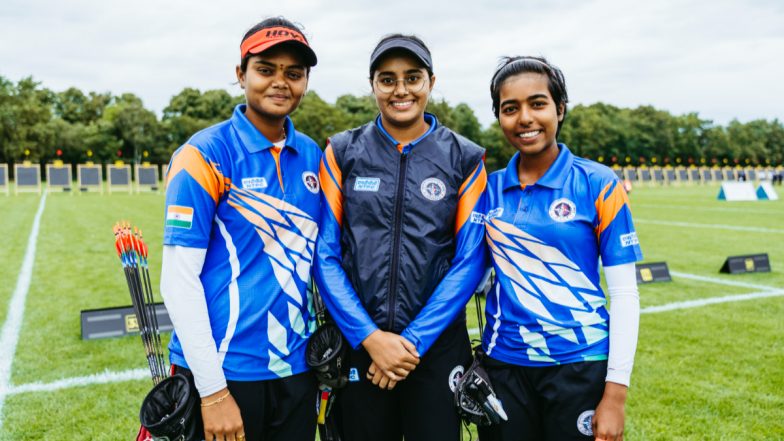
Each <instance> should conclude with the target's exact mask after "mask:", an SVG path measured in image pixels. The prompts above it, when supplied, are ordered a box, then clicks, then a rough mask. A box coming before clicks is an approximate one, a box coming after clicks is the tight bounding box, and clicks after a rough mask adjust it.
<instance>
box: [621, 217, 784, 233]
mask: <svg viewBox="0 0 784 441" xmlns="http://www.w3.org/2000/svg"><path fill="white" fill-rule="evenodd" d="M634 223H635V224H653V225H667V226H671V227H686V228H712V229H716V230H732V231H750V232H753V233H773V234H784V230H782V229H779V228H763V227H744V226H741V225H725V224H699V223H693V222H677V221H660V220H653V219H640V218H634Z"/></svg>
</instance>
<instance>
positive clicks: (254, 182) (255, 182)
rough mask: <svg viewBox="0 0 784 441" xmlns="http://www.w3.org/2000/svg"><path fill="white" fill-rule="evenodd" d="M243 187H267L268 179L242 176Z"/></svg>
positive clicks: (246, 188)
mask: <svg viewBox="0 0 784 441" xmlns="http://www.w3.org/2000/svg"><path fill="white" fill-rule="evenodd" d="M242 188H244V189H245V190H256V189H259V188H267V180H266V179H264V178H261V177H259V178H242Z"/></svg>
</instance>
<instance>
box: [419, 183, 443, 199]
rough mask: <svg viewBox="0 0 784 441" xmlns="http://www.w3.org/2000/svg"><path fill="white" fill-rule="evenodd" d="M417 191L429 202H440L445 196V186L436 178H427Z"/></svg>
mask: <svg viewBox="0 0 784 441" xmlns="http://www.w3.org/2000/svg"><path fill="white" fill-rule="evenodd" d="M419 191H421V192H422V196H424V197H426V198H427V199H429V200H431V201H440V200H441V199H444V196H446V185H444V183H443V182H442V181H441V180H440V179H438V178H427V179H425V180H424V181H422V185H421V186H420V187H419Z"/></svg>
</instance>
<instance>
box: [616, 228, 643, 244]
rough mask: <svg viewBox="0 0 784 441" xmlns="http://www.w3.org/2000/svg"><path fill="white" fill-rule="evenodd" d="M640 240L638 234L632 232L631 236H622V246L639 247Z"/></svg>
mask: <svg viewBox="0 0 784 441" xmlns="http://www.w3.org/2000/svg"><path fill="white" fill-rule="evenodd" d="M639 244H640V240H639V239H637V233H636V232H634V231H632V232H631V233H629V234H621V246H622V247H630V246H632V245H639Z"/></svg>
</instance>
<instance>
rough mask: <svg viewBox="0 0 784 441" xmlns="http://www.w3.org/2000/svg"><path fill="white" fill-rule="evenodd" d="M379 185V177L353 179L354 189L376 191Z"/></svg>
mask: <svg viewBox="0 0 784 441" xmlns="http://www.w3.org/2000/svg"><path fill="white" fill-rule="evenodd" d="M380 185H381V179H380V178H363V177H357V180H356V181H354V191H372V192H375V191H378V187H379V186H380Z"/></svg>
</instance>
